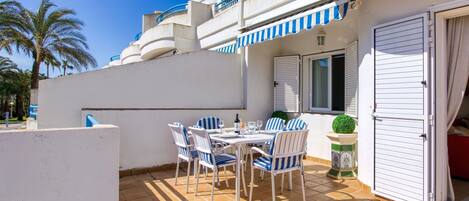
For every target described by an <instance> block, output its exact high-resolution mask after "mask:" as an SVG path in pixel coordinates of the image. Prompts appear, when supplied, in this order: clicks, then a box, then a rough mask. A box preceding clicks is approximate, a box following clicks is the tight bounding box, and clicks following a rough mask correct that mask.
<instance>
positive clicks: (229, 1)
mask: <svg viewBox="0 0 469 201" xmlns="http://www.w3.org/2000/svg"><path fill="white" fill-rule="evenodd" d="M236 3H238V0H223V1H221V2H220V3H217V4H215V9H214V10H215V13H219V12H221V11H223V10H225V9H227V8H229V7H231V6H234V5H235V4H236Z"/></svg>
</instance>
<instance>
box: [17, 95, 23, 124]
mask: <svg viewBox="0 0 469 201" xmlns="http://www.w3.org/2000/svg"><path fill="white" fill-rule="evenodd" d="M23 100H24V99H23V96H22V95H21V94H16V115H17V117H18V120H19V121H23V120H24V119H23V117H24V104H23Z"/></svg>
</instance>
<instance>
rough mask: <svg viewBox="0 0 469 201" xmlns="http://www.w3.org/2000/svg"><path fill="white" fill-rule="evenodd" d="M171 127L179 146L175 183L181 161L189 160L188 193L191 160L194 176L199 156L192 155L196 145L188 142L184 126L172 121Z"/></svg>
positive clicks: (187, 188) (175, 183)
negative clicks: (184, 152)
mask: <svg viewBox="0 0 469 201" xmlns="http://www.w3.org/2000/svg"><path fill="white" fill-rule="evenodd" d="M168 126H169V127H170V129H171V133H172V135H173V138H174V144H176V146H177V147H178V159H177V165H176V178H175V181H174V185H177V181H178V177H179V163H180V161H181V159H182V160H185V161H187V178H186V193H187V192H189V175H190V172H191V162H192V161H193V162H194V176H195V171H196V164H197V158H194V157H192V151H193V149H194V145H191V144H189V143H188V139H187V137H188V136H186V134H184V126H183V125H181V124H179V123H172V124H168ZM181 149H184V150H186V151H187V154H183V153H181V152H180V150H181Z"/></svg>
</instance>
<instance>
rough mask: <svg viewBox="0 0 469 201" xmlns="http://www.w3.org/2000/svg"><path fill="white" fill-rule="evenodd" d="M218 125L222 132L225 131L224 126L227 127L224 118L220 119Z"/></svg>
mask: <svg viewBox="0 0 469 201" xmlns="http://www.w3.org/2000/svg"><path fill="white" fill-rule="evenodd" d="M218 127H219V128H220V132H221V133H223V127H225V122H223V120H220V121H218Z"/></svg>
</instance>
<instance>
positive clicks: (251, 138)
mask: <svg viewBox="0 0 469 201" xmlns="http://www.w3.org/2000/svg"><path fill="white" fill-rule="evenodd" d="M229 134H231V133H229ZM220 135H223V134H212V135H210V138H211V139H212V140H216V141H219V142H223V143H227V144H251V143H253V144H255V143H261V142H268V141H270V140H272V139H273V138H274V135H269V134H248V135H240V136H238V137H233V138H225V137H220Z"/></svg>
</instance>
